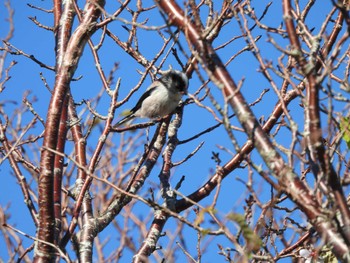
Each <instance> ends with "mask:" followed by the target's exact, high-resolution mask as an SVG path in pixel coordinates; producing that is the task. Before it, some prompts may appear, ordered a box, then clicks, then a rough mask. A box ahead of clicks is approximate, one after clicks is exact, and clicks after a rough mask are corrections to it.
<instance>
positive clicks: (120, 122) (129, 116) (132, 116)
mask: <svg viewBox="0 0 350 263" xmlns="http://www.w3.org/2000/svg"><path fill="white" fill-rule="evenodd" d="M134 117H135V116H134V114H130V115H128V116H125V117H124V118H123V119H121V120H120V121H118V122H117V123H116V124H114V125H113V128H117V127H119V126H121V125H122V124H124V123H126V122H128V121H130V120H131V119H133V118H134Z"/></svg>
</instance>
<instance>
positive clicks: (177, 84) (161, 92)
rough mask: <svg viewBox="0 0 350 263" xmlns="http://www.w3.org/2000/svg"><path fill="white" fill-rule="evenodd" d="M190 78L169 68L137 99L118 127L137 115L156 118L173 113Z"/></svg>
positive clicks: (116, 125) (117, 124) (185, 92)
mask: <svg viewBox="0 0 350 263" xmlns="http://www.w3.org/2000/svg"><path fill="white" fill-rule="evenodd" d="M187 88H188V78H187V76H186V74H185V73H184V72H182V71H179V70H174V69H171V70H168V71H166V72H165V73H164V74H163V75H162V76H161V77H160V78H159V79H158V80H155V81H154V82H153V83H152V84H151V85H150V86H149V87H148V88H147V90H146V92H145V93H144V94H143V95H142V96H141V97H140V99H139V100H138V101H137V103H136V105H135V107H133V108H132V109H131V111H130V113H129V114H128V115H127V116H125V117H124V118H123V119H121V120H120V121H118V122H117V123H116V124H115V125H114V127H118V126H120V125H122V124H124V123H125V122H127V121H130V120H132V119H134V118H136V117H139V118H149V119H156V118H162V117H164V116H166V115H168V114H170V113H172V112H173V111H174V110H175V109H176V107H177V106H178V105H179V102H180V100H181V98H182V96H183V95H184V94H187Z"/></svg>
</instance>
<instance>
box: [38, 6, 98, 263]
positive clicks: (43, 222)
mask: <svg viewBox="0 0 350 263" xmlns="http://www.w3.org/2000/svg"><path fill="white" fill-rule="evenodd" d="M103 6H104V1H103V0H99V1H98V0H96V1H89V2H88V3H87V4H86V7H85V12H86V13H85V16H84V19H83V21H82V23H81V24H80V25H79V26H78V27H77V29H76V31H75V32H74V34H73V35H72V37H71V38H70V40H69V43H68V45H67V49H66V52H65V54H64V56H63V57H62V62H63V63H61V64H60V63H58V64H59V67H58V68H57V69H56V71H57V75H56V82H55V87H54V90H53V95H52V97H51V101H50V106H49V109H48V113H47V120H46V125H45V134H44V142H43V149H42V151H41V161H40V177H39V190H38V192H39V217H40V221H39V228H38V232H37V237H38V239H39V240H43V241H45V243H44V242H38V245H37V249H36V253H35V258H34V262H52V260H53V259H54V258H55V253H54V250H53V247H52V246H49V245H47V243H54V231H52V228H53V227H54V225H55V218H54V209H53V207H54V203H53V201H54V200H53V182H54V180H53V175H54V170H53V169H54V160H55V154H54V153H53V152H52V151H50V150H47V149H56V148H57V142H58V139H59V138H58V129H57V127H59V124H60V120H61V113H62V110H63V105H64V100H65V96H66V95H67V92H68V90H69V84H70V81H71V80H72V77H73V75H74V72H75V70H76V68H77V66H78V62H79V59H80V57H81V54H82V52H83V49H84V46H85V44H86V42H87V40H88V38H89V36H90V35H91V34H92V33H93V32H94V30H95V28H94V25H95V24H96V20H97V18H98V17H99V15H100V8H101V7H103Z"/></svg>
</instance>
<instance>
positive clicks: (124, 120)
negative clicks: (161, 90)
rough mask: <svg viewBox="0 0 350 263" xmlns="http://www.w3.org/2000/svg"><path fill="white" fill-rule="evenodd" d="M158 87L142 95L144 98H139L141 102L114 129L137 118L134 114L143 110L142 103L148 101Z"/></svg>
mask: <svg viewBox="0 0 350 263" xmlns="http://www.w3.org/2000/svg"><path fill="white" fill-rule="evenodd" d="M156 87H157V86H155V87H152V88H150V89H148V90H147V91H146V92H145V93H143V95H142V96H141V97H140V98H139V100H138V101H137V103H136V105H135V107H134V108H132V109H131V110H130V114H129V115H127V116H125V117H124V118H123V119H121V120H120V121H118V122H117V123H116V124H115V125H114V126H113V127H114V128H116V127H118V126H120V125H122V124H123V123H125V122H127V121H129V120H131V119H132V118H134V117H135V116H134V113H135V112H136V111H138V110H139V109H140V108H141V106H142V102H143V101H144V100H145V99H147V98H148V97H149V96H150V95H151V94H152V92H153V91H154V90H155V88H156Z"/></svg>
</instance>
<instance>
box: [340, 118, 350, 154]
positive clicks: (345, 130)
mask: <svg viewBox="0 0 350 263" xmlns="http://www.w3.org/2000/svg"><path fill="white" fill-rule="evenodd" d="M340 131H341V133H342V137H343V140H344V141H345V142H346V145H347V146H348V148H349V149H350V119H349V117H341V118H340Z"/></svg>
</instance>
